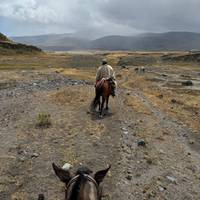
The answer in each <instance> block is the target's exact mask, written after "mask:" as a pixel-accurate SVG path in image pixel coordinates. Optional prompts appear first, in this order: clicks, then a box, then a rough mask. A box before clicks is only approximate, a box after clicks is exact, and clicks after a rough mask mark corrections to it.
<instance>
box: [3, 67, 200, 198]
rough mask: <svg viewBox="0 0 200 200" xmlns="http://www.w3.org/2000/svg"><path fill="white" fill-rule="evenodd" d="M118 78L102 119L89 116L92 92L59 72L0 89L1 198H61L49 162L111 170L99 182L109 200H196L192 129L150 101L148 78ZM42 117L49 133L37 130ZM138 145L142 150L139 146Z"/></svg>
mask: <svg viewBox="0 0 200 200" xmlns="http://www.w3.org/2000/svg"><path fill="white" fill-rule="evenodd" d="M17 73H20V72H17ZM22 73H24V72H22ZM41 73H42V74H41ZM117 73H121V74H122V78H121V79H119V85H120V88H119V90H118V95H117V97H116V98H114V99H111V100H110V110H109V113H107V115H106V116H105V117H104V118H103V119H98V118H97V117H96V116H95V115H92V114H90V113H88V112H87V111H88V107H89V105H90V101H91V98H92V97H93V95H94V88H93V86H92V85H90V84H89V83H88V82H87V81H77V80H72V79H69V78H67V77H65V76H63V75H62V74H59V73H58V72H57V73H55V72H48V73H47V72H40V73H35V72H30V73H29V72H27V74H26V75H25V77H24V75H23V77H24V80H20V81H18V80H17V82H16V84H15V86H14V87H13V85H12V87H9V85H8V87H7V88H4V89H2V90H0V97H1V98H0V101H1V104H0V111H1V116H0V128H1V130H0V135H1V141H0V147H1V149H0V161H1V163H2V164H1V166H0V174H1V181H0V199H2V200H4V199H5V200H7V199H12V200H29V199H30V200H33V199H36V198H37V195H38V194H39V193H44V194H45V197H46V199H48V200H51V199H52V200H61V199H63V197H64V186H63V184H62V183H60V182H59V180H58V179H57V178H56V176H55V175H54V173H53V170H52V167H51V163H52V162H55V163H57V164H59V165H62V164H64V163H65V162H69V163H71V164H72V165H73V167H74V168H76V167H77V166H79V165H80V164H83V165H87V166H89V167H90V168H91V169H92V170H93V171H96V170H100V169H102V168H104V167H105V166H106V165H107V164H111V165H112V169H111V171H110V173H109V176H108V177H106V179H105V181H104V183H103V186H104V193H105V194H108V195H109V196H110V199H115V200H121V199H124V200H126V199H127V200H128V199H129V200H130V199H131V200H132V199H135V200H141V199H144V200H145V199H156V200H157V199H158V200H161V199H167V200H172V199H177V200H183V199H185V200H190V199H195V200H197V199H200V193H199V187H200V183H199V179H200V167H199V166H200V159H199V158H200V155H199V151H198V143H197V144H196V143H195V145H196V147H197V148H194V147H195V145H193V144H192V143H191V141H190V140H191V139H193V135H194V131H193V129H192V128H190V127H188V126H187V125H186V124H185V123H184V122H183V121H181V120H180V119H178V118H173V117H171V116H170V115H169V113H168V112H167V111H165V110H162V109H160V107H159V105H156V104H155V102H154V101H152V98H149V96H148V95H147V94H148V93H147V92H146V90H145V88H148V90H150V92H152V94H153V93H154V92H155V91H154V90H155V88H154V87H155V86H154V85H153V84H152V83H151V82H147V81H149V80H146V77H145V75H144V76H139V75H137V74H135V73H134V72H133V71H131V70H124V71H123V70H118V72H117ZM161 74H162V72H161ZM18 75H19V74H18ZM5 76H6V72H5ZM146 76H148V74H147V75H146ZM30 77H31V80H32V82H28V81H27V80H29V78H30ZM147 78H148V77H147ZM33 80H34V81H33ZM35 80H37V83H36V82H35ZM132 80H134V81H133V82H134V84H133V83H132V82H131V81H132ZM138 80H139V81H138ZM143 81H144V82H143ZM138 82H139V84H138ZM54 83H58V84H57V85H56V86H55V84H54ZM147 83H148V84H147ZM40 86H42V87H40ZM43 86H45V87H43ZM159 90H161V89H160V88H159ZM162 92H163V94H164V95H165V93H164V92H165V91H162ZM6 94H10V95H9V96H8V95H6ZM166 94H167V93H166ZM156 95H157V94H156ZM156 103H157V102H156ZM40 112H44V113H48V114H50V115H51V120H52V126H51V127H49V128H48V129H40V128H37V127H36V126H35V125H36V116H37V115H38V113H40ZM140 140H142V141H144V142H145V144H146V145H145V146H144V147H143V146H138V141H140Z"/></svg>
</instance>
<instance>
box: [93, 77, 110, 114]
mask: <svg viewBox="0 0 200 200" xmlns="http://www.w3.org/2000/svg"><path fill="white" fill-rule="evenodd" d="M95 92H96V96H95V98H94V100H93V102H92V105H91V108H92V109H93V110H96V108H97V106H99V111H100V117H102V116H103V109H104V104H105V102H106V109H107V110H108V102H109V96H110V94H111V85H110V82H109V80H103V81H102V80H101V82H100V83H97V85H96V88H95ZM101 97H102V101H101Z"/></svg>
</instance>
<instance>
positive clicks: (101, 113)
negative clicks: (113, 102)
mask: <svg viewBox="0 0 200 200" xmlns="http://www.w3.org/2000/svg"><path fill="white" fill-rule="evenodd" d="M104 103H105V98H104V96H102V102H101V110H100V115H99V116H100V117H101V118H102V117H103V108H104Z"/></svg>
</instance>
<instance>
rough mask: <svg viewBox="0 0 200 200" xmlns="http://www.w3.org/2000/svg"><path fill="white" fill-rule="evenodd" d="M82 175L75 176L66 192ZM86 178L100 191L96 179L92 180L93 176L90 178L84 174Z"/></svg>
mask: <svg viewBox="0 0 200 200" xmlns="http://www.w3.org/2000/svg"><path fill="white" fill-rule="evenodd" d="M79 176H80V175H77V176H75V177H74V178H72V179H71V180H70V181H69V183H68V184H67V186H66V190H68V189H69V187H70V186H71V184H72V183H74V182H76V181H77V179H78V177H79ZM84 176H85V177H86V178H87V180H89V181H91V182H92V183H94V185H95V186H96V189H97V191H98V190H99V185H98V183H97V182H96V181H95V180H94V178H92V177H91V176H89V175H88V174H84Z"/></svg>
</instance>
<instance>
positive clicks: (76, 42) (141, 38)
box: [12, 31, 200, 51]
mask: <svg viewBox="0 0 200 200" xmlns="http://www.w3.org/2000/svg"><path fill="white" fill-rule="evenodd" d="M12 39H13V40H14V41H17V42H22V43H25V44H29V45H36V46H39V47H40V48H42V49H44V50H58V51H59V50H132V51H136V50H191V49H200V33H195V32H186V31H174V32H164V33H143V34H139V35H135V36H123V35H108V36H104V37H101V38H97V39H91V40H89V39H86V38H82V37H81V35H79V36H77V35H73V34H48V35H40V36H25V37H23V36H21V37H12Z"/></svg>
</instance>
